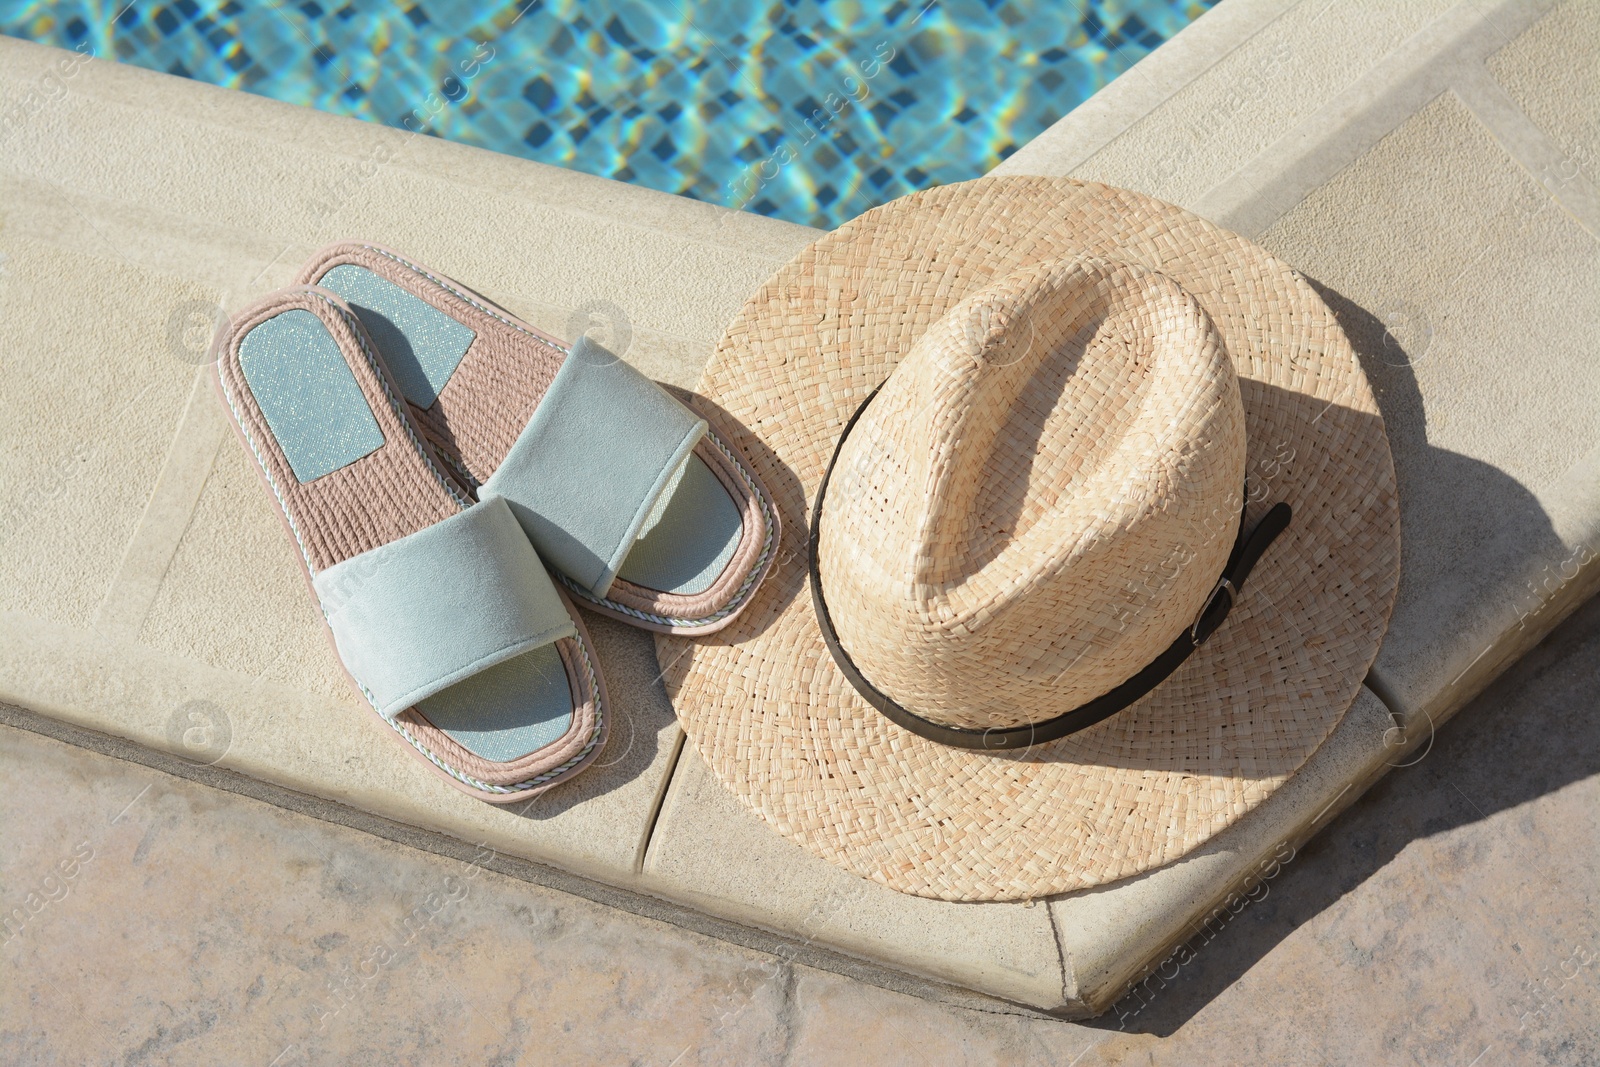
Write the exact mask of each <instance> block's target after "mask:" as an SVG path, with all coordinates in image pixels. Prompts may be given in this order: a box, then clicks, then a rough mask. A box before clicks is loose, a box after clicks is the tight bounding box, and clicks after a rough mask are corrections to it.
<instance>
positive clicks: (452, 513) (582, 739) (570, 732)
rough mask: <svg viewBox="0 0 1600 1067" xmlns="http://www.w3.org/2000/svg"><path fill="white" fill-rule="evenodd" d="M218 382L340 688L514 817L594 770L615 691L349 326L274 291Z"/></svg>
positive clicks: (242, 319)
mask: <svg viewBox="0 0 1600 1067" xmlns="http://www.w3.org/2000/svg"><path fill="white" fill-rule="evenodd" d="M212 355H213V357H214V359H213V362H214V363H215V365H216V384H217V388H218V391H219V392H220V393H221V396H222V400H223V402H224V404H225V405H226V406H227V408H228V411H229V412H230V413H231V415H232V418H233V422H234V427H235V429H237V431H238V433H239V437H240V439H241V440H242V441H243V442H244V445H245V448H246V449H247V450H248V451H249V452H250V454H251V455H252V456H254V457H255V460H256V464H257V467H258V470H259V472H260V474H261V477H262V480H263V482H264V483H265V485H266V487H267V490H268V492H269V494H270V495H271V497H272V499H273V500H274V501H275V502H276V504H277V508H278V513H279V516H280V517H281V518H282V520H283V523H284V526H285V528H286V529H287V530H288V532H289V535H290V537H291V538H293V540H294V542H295V545H296V546H297V547H298V549H299V551H300V558H301V563H302V566H303V568H304V572H305V577H306V582H307V584H308V585H309V586H310V587H311V591H312V595H313V596H314V597H315V598H316V600H317V602H318V604H319V606H320V607H321V609H322V615H323V622H324V625H325V627H326V628H327V630H328V633H329V636H330V638H331V640H332V641H333V644H334V648H335V649H336V650H337V652H338V653H339V658H340V661H341V662H342V663H343V664H344V667H345V670H346V673H348V674H349V676H350V679H351V681H352V682H353V683H354V684H355V686H356V688H357V689H359V690H360V691H361V693H362V695H363V696H365V697H366V698H367V700H368V701H369V702H370V703H371V704H372V707H373V709H374V710H375V711H377V713H378V715H379V717H380V718H381V719H382V720H383V721H384V723H386V724H387V725H388V726H389V727H391V728H392V730H393V731H394V735H395V737H396V738H397V739H398V740H400V741H402V742H404V744H405V746H406V748H407V750H408V751H410V752H412V754H413V755H415V756H416V757H417V758H419V759H422V760H424V761H425V762H426V763H428V764H429V766H431V767H433V768H434V769H435V770H436V771H438V772H439V773H441V774H442V775H444V776H445V778H446V779H447V780H448V781H449V782H450V783H451V784H452V785H454V786H456V787H457V788H459V789H461V790H463V791H464V792H467V793H470V794H471V795H473V796H476V797H479V798H480V799H483V800H487V801H489V802H491V803H496V804H506V803H510V802H512V801H515V800H519V799H522V798H524V797H529V796H532V795H534V794H536V793H540V792H543V791H544V790H546V789H549V788H550V787H551V786H553V785H555V784H556V783H558V782H560V781H563V780H565V779H567V778H570V777H571V776H572V775H574V774H576V773H577V772H578V771H580V770H582V769H583V768H584V767H585V766H587V765H588V764H589V763H590V762H591V761H592V760H593V759H594V758H595V757H596V756H597V755H598V754H599V752H600V749H601V747H602V745H603V744H604V742H605V735H606V727H607V706H606V696H605V685H604V682H603V681H602V680H601V677H600V672H599V670H598V669H597V668H596V666H595V658H594V653H593V650H592V648H591V647H590V644H589V639H588V635H587V633H586V632H585V630H584V627H583V623H582V622H580V621H579V619H578V618H577V615H576V613H575V612H574V611H573V610H572V607H571V604H570V602H569V601H568V600H567V599H566V598H565V597H564V596H563V595H562V594H561V592H560V591H559V590H558V589H557V588H556V586H555V585H554V583H552V582H551V581H550V578H549V576H548V575H547V574H546V573H545V570H544V568H543V567H542V566H541V565H540V563H539V559H538V556H537V554H536V553H535V552H534V550H533V548H532V546H530V545H529V543H528V540H527V538H526V537H525V536H523V534H522V529H521V527H520V525H519V524H518V523H517V521H516V519H515V518H514V517H513V516H512V514H511V510H510V508H509V507H508V505H507V504H506V501H505V500H504V499H502V498H500V497H497V496H494V495H493V494H488V493H486V494H484V495H483V498H482V499H481V500H480V501H479V502H477V503H474V502H473V501H472V500H471V498H470V497H469V496H468V495H467V494H466V492H465V491H464V490H463V489H462V488H461V486H460V485H458V484H457V483H456V482H455V481H454V480H453V479H452V478H450V477H449V476H448V475H447V474H446V473H445V471H444V469H443V468H442V467H441V466H440V465H439V464H438V463H437V462H436V457H435V456H434V453H433V449H432V448H431V446H429V445H428V444H427V443H426V441H425V440H423V438H422V436H421V435H420V434H419V433H418V431H417V427H416V425H415V424H414V423H413V422H412V420H411V417H410V415H409V413H408V410H407V408H406V405H405V403H404V401H403V400H402V399H401V396H400V392H399V390H398V387H397V386H396V385H395V384H394V382H393V381H392V380H391V379H390V378H389V376H388V374H387V372H386V371H385V370H384V369H383V365H382V364H381V363H380V362H379V360H378V358H377V353H376V350H375V347H374V345H373V344H372V341H371V338H370V337H368V335H367V332H366V330H365V329H364V328H363V327H362V325H361V321H360V319H359V318H357V316H356V314H355V312H354V311H352V310H351V309H350V307H349V306H348V305H347V304H345V302H344V301H343V300H341V299H340V298H339V297H338V296H337V295H335V294H334V293H331V292H328V291H326V290H323V289H317V288H315V287H308V286H297V287H295V288H292V289H286V290H281V291H279V292H276V293H273V294H272V295H271V296H269V297H267V298H266V299H265V300H263V301H262V302H260V303H258V304H256V305H255V306H254V307H252V308H250V309H249V310H247V311H245V312H243V313H242V314H240V315H239V316H237V317H235V318H234V320H233V321H232V322H231V323H230V324H228V325H227V326H224V327H223V329H222V330H221V331H220V332H219V333H218V335H217V339H216V341H215V342H214V343H213V346H212Z"/></svg>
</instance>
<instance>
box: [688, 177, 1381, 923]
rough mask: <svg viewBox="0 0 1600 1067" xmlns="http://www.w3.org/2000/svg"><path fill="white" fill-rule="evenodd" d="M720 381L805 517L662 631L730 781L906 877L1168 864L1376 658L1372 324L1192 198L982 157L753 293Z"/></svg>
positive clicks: (714, 404)
mask: <svg viewBox="0 0 1600 1067" xmlns="http://www.w3.org/2000/svg"><path fill="white" fill-rule="evenodd" d="M700 393H701V394H702V396H703V398H704V402H703V403H702V405H701V406H702V408H703V410H704V412H705V414H706V415H707V416H708V417H709V418H711V419H713V420H714V422H715V423H716V424H717V425H718V426H719V427H723V426H726V427H727V430H728V435H729V436H731V438H732V440H733V441H734V442H735V443H736V444H737V445H738V446H739V447H740V448H742V449H743V451H744V452H745V454H746V455H747V456H749V457H750V459H751V460H752V463H753V466H754V469H755V470H756V472H757V474H758V476H759V477H761V478H762V480H763V481H764V482H765V483H766V484H767V485H768V486H769V487H771V488H772V489H773V490H774V497H775V499H776V503H777V505H778V508H779V510H780V512H781V515H782V520H783V526H784V529H785V531H786V536H790V538H791V539H790V542H789V544H787V545H786V546H785V547H784V550H783V551H781V552H780V560H779V563H778V565H777V567H776V568H775V570H774V573H773V576H772V578H771V579H770V580H769V581H768V582H767V583H766V584H765V585H764V586H763V587H762V588H761V590H760V591H759V592H758V593H757V594H756V597H755V598H754V599H753V600H752V602H751V604H750V606H749V608H747V609H746V611H745V614H744V616H743V617H742V618H741V619H740V620H738V621H737V622H736V623H735V624H734V625H733V626H731V627H729V628H728V629H726V630H724V631H722V632H721V633H719V634H717V635H715V636H713V637H711V638H708V639H703V640H698V641H693V642H691V641H688V640H686V639H683V638H676V637H667V636H662V637H658V638H657V641H658V651H659V653H660V655H661V662H662V663H663V664H666V665H667V669H666V672H665V678H666V681H667V684H668V689H669V692H670V693H671V694H672V697H673V700H674V703H675V705H676V707H677V709H678V714H679V717H680V719H681V720H682V722H683V725H684V728H685V730H686V731H687V732H688V734H689V737H690V738H691V740H692V742H693V744H694V746H695V748H696V750H697V751H698V752H699V753H700V755H701V756H702V757H703V758H704V759H705V761H706V763H707V764H708V765H709V766H710V768H711V769H712V771H713V772H714V773H715V775H716V776H717V777H718V778H719V779H720V780H721V781H722V782H723V784H724V785H725V786H727V787H728V788H729V789H730V790H731V791H732V792H733V793H734V794H735V795H736V796H738V797H739V798H740V799H741V800H742V801H744V802H745V803H746V804H747V805H749V806H750V807H751V808H752V809H754V810H755V811H756V812H757V813H758V814H759V815H760V816H761V817H762V818H763V819H765V820H766V821H767V822H769V823H770V824H771V825H772V826H774V827H775V828H776V829H777V830H778V831H779V832H780V833H782V834H783V835H784V836H786V837H788V838H790V839H791V840H793V841H796V842H798V843H799V844H801V845H803V846H804V847H806V848H808V849H810V850H811V851H813V852H815V853H817V854H818V855H821V856H823V857H825V858H827V859H829V860H831V861H833V862H834V863H836V864H839V865H840V866H842V867H845V868H846V869H848V870H852V871H855V872H857V873H859V874H861V875H863V876H865V877H867V878H871V879H873V880H874V881H877V882H881V883H882V884H884V885H887V886H890V887H892V888H894V889H898V890H902V891H904V892H908V893H915V894H917V895H920V896H928V897H937V898H940V899H945V900H1013V899H1023V898H1032V897H1037V896H1044V895H1048V894H1053V893H1060V892H1065V891H1068V890H1073V889H1080V888H1084V887H1087V886H1094V885H1099V884H1101V883H1105V882H1109V881H1113V880H1115V879H1119V878H1125V877H1128V876H1129V875H1133V874H1137V873H1139V872H1141V871H1146V870H1149V869H1150V868H1152V867H1156V866H1159V865H1161V864H1164V863H1167V862H1170V861H1172V860H1174V859H1176V858H1178V857H1179V856H1182V855H1183V854H1184V853H1186V852H1188V851H1189V850H1191V849H1193V848H1194V847H1195V846H1197V845H1199V844H1200V843H1201V842H1203V841H1205V840H1206V839H1207V838H1209V837H1211V836H1212V835H1213V834H1215V833H1217V832H1218V831H1220V830H1222V829H1223V828H1225V827H1226V826H1228V825H1229V824H1231V823H1233V822H1234V821H1235V820H1237V819H1238V818H1240V817H1241V816H1242V815H1244V814H1245V813H1246V812H1248V811H1249V810H1250V809H1251V808H1253V807H1255V806H1256V805H1257V804H1259V803H1260V802H1261V801H1262V800H1263V799H1265V798H1266V797H1267V796H1269V795H1270V794H1271V793H1272V792H1273V791H1274V790H1275V789H1276V788H1278V786H1280V785H1281V784H1283V782H1284V781H1285V780H1286V779H1287V778H1288V777H1289V775H1291V774H1293V773H1294V772H1295V770H1296V769H1298V768H1299V767H1300V765H1301V764H1303V763H1304V762H1305V761H1306V759H1307V757H1309V756H1310V755H1311V753H1312V752H1314V751H1315V750H1316V748H1317V746H1318V745H1320V744H1321V743H1322V742H1323V740H1324V739H1325V738H1326V737H1327V736H1328V734H1329V733H1330V732H1331V731H1332V730H1333V728H1334V726H1336V725H1337V724H1338V722H1339V720H1340V719H1341V718H1342V717H1343V715H1344V714H1345V712H1346V710H1347V709H1348V708H1349V706H1350V704H1351V702H1352V701H1353V700H1354V698H1355V695H1356V691H1357V688H1358V687H1359V686H1360V684H1361V680H1362V678H1363V676H1364V675H1365V674H1366V671H1367V668H1368V667H1369V666H1370V665H1371V663H1372V660H1373V658H1374V656H1375V655H1376V654H1377V650H1378V645H1379V643H1380V641H1381V640H1382V637H1383V632H1384V629H1385V627H1386V625H1387V623H1388V617H1389V612H1390V609H1391V607H1392V606H1393V602H1394V596H1395V588H1396V583H1397V580H1398V570H1399V555H1400V553H1399V547H1400V542H1399V515H1398V506H1397V501H1396V497H1395V479H1394V467H1393V462H1392V460H1391V457H1390V454H1389V444H1388V439H1387V438H1386V436H1385V434H1384V429H1383V421H1382V419H1381V418H1380V416H1379V414H1378V409H1377V406H1376V404H1375V403H1374V401H1373V396H1372V391H1371V389H1370V387H1369V386H1368V384H1367V380H1366V377H1365V375H1364V374H1363V373H1362V370H1361V366H1360V364H1359V363H1358V362H1357V360H1356V356H1355V353H1354V351H1353V350H1352V349H1351V347H1350V344H1349V341H1348V340H1347V339H1346V338H1345V336H1344V333H1343V332H1342V331H1341V330H1340V328H1339V326H1338V324H1337V322H1336V321H1335V320H1334V316H1333V314H1332V312H1331V311H1330V310H1329V309H1328V307H1327V305H1326V304H1324V303H1323V301H1322V300H1321V299H1320V298H1319V297H1318V296H1317V294H1316V292H1315V291H1313V290H1312V288H1311V287H1310V286H1309V285H1308V284H1307V283H1306V281H1305V279H1303V278H1302V277H1301V276H1300V275H1298V274H1296V273H1295V271H1294V270H1293V269H1291V268H1290V267H1288V266H1286V265H1285V264H1283V263H1282V262H1280V261H1279V260H1277V259H1274V258H1273V257H1272V256H1271V255H1269V254H1268V253H1266V252H1265V251H1263V250H1262V249H1260V248H1258V247H1257V246H1255V245H1254V244H1251V243H1250V242H1248V241H1246V240H1244V239H1242V238H1240V237H1237V236H1235V235H1234V234H1231V233H1228V232H1226V231H1224V230H1221V229H1218V228H1217V227H1215V226H1213V225H1211V224H1210V223H1207V222H1205V221H1204V220H1202V219H1199V218H1197V217H1195V216H1194V215H1191V214H1189V213H1188V212H1185V211H1183V210H1181V209H1179V208H1176V207H1173V206H1171V205H1169V204H1164V203H1161V202H1159V201H1156V200H1152V199H1150V198H1149V197H1146V196H1143V195H1140V194H1138V193H1133V192H1129V191H1126V190H1121V189H1114V188H1110V187H1107V186H1102V185H1096V184H1091V183H1085V182H1077V181H1072V180H1067V179H1051V178H985V179H981V180H979V181H974V182H967V183H963V184H960V185H952V186H946V187H943V188H939V189H933V190H929V191H926V192H923V193H918V194H915V195H913V196H908V197H905V198H903V199H901V200H897V201H895V202H893V203H891V204H887V205H885V206H883V207H880V208H877V209H874V210H872V211H869V212H867V213H866V214H865V215H863V216H861V217H860V218H858V219H856V220H854V221H853V222H850V223H848V224H846V225H845V226H843V227H841V228H840V229H838V230H837V231H835V232H834V233H831V234H829V235H827V236H825V237H823V238H822V239H821V240H819V241H817V242H816V243H815V244H813V245H812V246H811V247H810V248H808V249H806V250H805V251H804V252H802V253H801V254H800V255H799V256H798V257H797V258H796V259H795V260H794V261H793V262H791V263H789V264H788V265H787V266H785V267H784V268H783V269H782V270H780V271H779V272H778V273H777V274H776V275H775V276H774V277H773V278H772V279H771V280H770V281H768V282H767V283H766V284H765V285H764V286H762V288H761V289H760V291H759V292H757V293H756V295H755V296H754V297H753V298H752V299H751V300H750V301H749V303H748V304H746V305H745V307H744V309H743V310H742V311H741V312H740V314H739V316H738V317H737V318H736V319H735V320H734V322H733V324H732V325H731V326H730V327H729V328H728V331H727V333H726V334H725V336H724V337H723V338H722V341H721V343H720V344H719V346H718V348H717V351H716V354H715V355H714V356H713V358H712V360H711V363H710V365H709V367H708V368H707V370H706V373H705V375H704V377H703V379H702V381H701V383H700ZM719 432H720V430H719ZM807 530H810V533H811V536H810V538H809V540H808V541H807V542H806V543H801V538H802V537H804V536H805V531H807ZM787 531H794V534H792V535H789V534H787ZM1247 577H1248V583H1247V584H1246V582H1245V579H1246V578H1247Z"/></svg>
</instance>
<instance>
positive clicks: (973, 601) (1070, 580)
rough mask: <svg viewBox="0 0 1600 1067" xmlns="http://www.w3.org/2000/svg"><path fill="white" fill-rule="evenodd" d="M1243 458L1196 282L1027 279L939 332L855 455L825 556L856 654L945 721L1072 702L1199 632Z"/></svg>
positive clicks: (986, 723)
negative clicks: (1188, 288) (1190, 631)
mask: <svg viewBox="0 0 1600 1067" xmlns="http://www.w3.org/2000/svg"><path fill="white" fill-rule="evenodd" d="M1244 467H1245V425H1244V410H1243V406H1242V404H1241V402H1240V396H1239V386H1238V382H1237V380H1236V378H1235V375H1234V370H1233V365H1232V362H1231V360H1230V359H1229V358H1228V354H1227V352H1226V350H1225V348H1224V346H1223V344H1222V342H1221V340H1220V338H1219V337H1218V335H1217V333H1216V331H1215V329H1214V328H1213V326H1212V324H1211V322H1210V320H1209V319H1208V318H1207V316H1206V315H1205V313H1204V312H1203V311H1202V310H1201V308H1200V306H1199V305H1198V303H1196V302H1195V300H1194V299H1193V297H1191V296H1190V295H1189V294H1188V293H1187V292H1185V291H1184V290H1183V289H1182V288H1181V287H1179V286H1178V285H1177V283H1175V282H1174V281H1172V280H1171V279H1169V278H1167V277H1165V276H1164V275H1161V274H1157V273H1154V272H1152V271H1149V270H1145V269H1143V268H1141V267H1137V266H1133V265H1131V264H1127V263H1120V262H1114V261H1108V260H1100V259H1093V258H1088V257H1085V258H1080V259H1076V260H1071V261H1066V262H1063V261H1059V260H1057V261H1051V262H1047V263H1044V264H1042V265H1039V266H1035V267H1032V268H1028V269H1025V270H1022V271H1018V272H1017V273H1015V274H1012V275H1010V276H1008V277H1005V278H1003V279H1000V280H999V281H996V282H993V283H991V284H990V285H988V286H986V287H985V288H983V289H982V290H980V291H978V292H977V293H975V294H974V295H973V296H971V297H969V298H968V299H966V300H964V301H962V302H961V303H960V304H958V305H956V306H955V307H954V308H953V309H951V310H950V312H949V313H948V314H947V315H945V316H944V317H943V318H941V319H940V320H939V321H937V322H936V323H934V324H933V325H932V326H930V327H929V328H928V329H927V331H926V332H925V333H924V334H923V335H922V337H921V338H919V340H918V341H917V343H916V344H915V345H914V346H913V347H912V349H911V350H910V351H909V352H908V353H907V354H906V356H905V358H904V359H903V360H902V361H901V362H900V364H899V365H898V366H897V367H896V368H895V370H894V372H893V373H892V374H891V376H890V377H889V379H888V381H887V382H885V384H884V385H883V387H882V389H881V390H880V392H879V393H878V395H877V396H876V397H875V398H874V399H873V400H872V402H871V403H870V404H869V405H868V407H867V408H866V410H865V411H864V412H863V413H862V416H861V418H860V419H859V420H858V421H857V423H856V425H855V426H854V428H853V429H852V430H851V432H850V434H849V436H848V437H847V438H846V440H845V441H844V443H843V445H842V446H841V448H840V451H839V454H838V457H837V460H836V463H835V467H834V472H833V475H832V478H831V480H830V483H829V488H828V493H827V497H826V499H825V501H824V504H823V508H824V510H823V516H822V527H821V540H820V544H819V545H818V564H819V572H820V574H821V576H822V584H823V587H824V589H826V590H827V592H828V599H829V604H830V608H831V614H832V616H833V621H834V626H835V628H836V630H837V633H838V635H839V640H840V642H841V644H842V645H843V646H844V648H845V649H846V650H847V651H848V652H849V654H850V655H851V657H852V658H853V659H854V661H855V662H856V664H857V665H858V666H859V668H860V669H861V671H862V673H863V674H864V675H865V676H866V678H867V679H868V680H869V681H871V682H872V683H873V685H874V686H876V687H877V688H878V689H880V690H881V691H883V692H884V693H885V694H887V695H888V696H889V697H890V698H892V699H893V700H895V701H896V702H897V703H899V704H901V705H902V706H903V707H905V708H907V709H908V710H910V711H912V712H913V713H914V714H917V715H920V716H922V717H924V718H927V719H930V720H932V721H935V722H939V723H943V724H944V725H948V726H955V727H960V728H964V729H991V728H993V729H1003V728H1008V727H1014V726H1020V725H1024V724H1026V723H1029V722H1040V721H1043V720H1045V719H1049V718H1053V717H1055V716H1056V715H1059V714H1062V713H1064V712H1066V711H1070V710H1072V709H1073V708H1076V707H1078V706H1080V705H1082V704H1084V703H1086V702H1088V701H1089V700H1092V699H1093V698H1095V697H1097V696H1100V695H1101V694H1103V693H1105V692H1107V691H1109V690H1110V689H1112V688H1114V687H1115V686H1116V685H1118V684H1120V683H1121V682H1123V681H1125V680H1126V679H1128V678H1129V677H1131V676H1132V675H1133V674H1135V673H1137V672H1138V671H1139V670H1140V669H1141V668H1142V667H1144V666H1145V665H1146V664H1148V663H1149V662H1150V661H1151V660H1152V659H1154V658H1155V657H1156V656H1157V655H1158V654H1159V653H1160V652H1161V651H1162V650H1163V649H1165V648H1166V647H1167V645H1169V644H1170V643H1171V642H1172V641H1173V639H1174V638H1176V637H1177V635H1178V633H1179V632H1180V631H1181V630H1182V629H1183V628H1184V627H1186V626H1188V625H1190V624H1191V623H1192V622H1193V621H1194V618H1195V616H1196V614H1197V613H1198V612H1199V610H1200V609H1201V607H1202V606H1203V605H1204V602H1205V600H1206V598H1207V596H1208V595H1209V594H1210V592H1211V589H1212V587H1213V585H1214V584H1215V582H1216V579H1217V576H1218V575H1219V574H1220V572H1221V570H1222V568H1223V566H1224V564H1225V563H1226V561H1227V557H1228V553H1229V551H1230V549H1231V547H1232V544H1233V541H1234V536H1235V534H1236V532H1237V530H1238V520H1239V507H1240V505H1241V502H1242V501H1241V495H1240V494H1241V489H1242V485H1243V479H1244Z"/></svg>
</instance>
